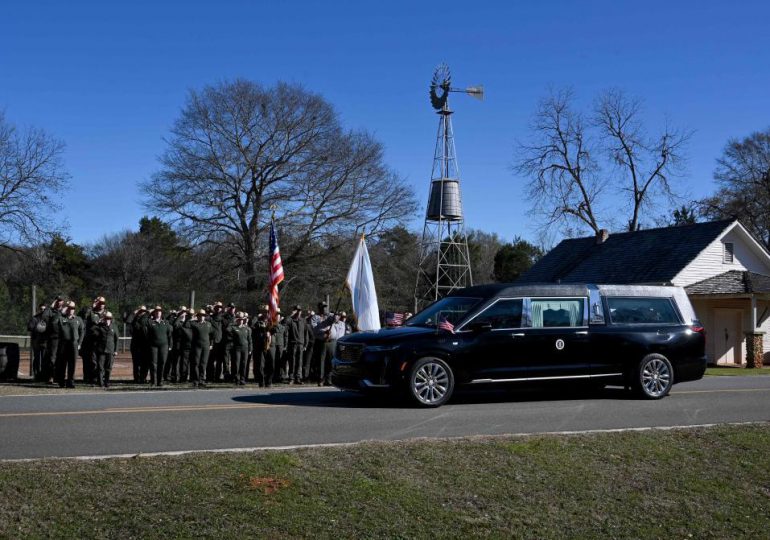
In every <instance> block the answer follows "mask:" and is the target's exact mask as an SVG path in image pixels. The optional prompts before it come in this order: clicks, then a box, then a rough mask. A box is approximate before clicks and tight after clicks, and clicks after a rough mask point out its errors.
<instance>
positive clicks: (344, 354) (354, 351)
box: [336, 343, 364, 362]
mask: <svg viewBox="0 0 770 540" xmlns="http://www.w3.org/2000/svg"><path fill="white" fill-rule="evenodd" d="M363 351H364V347H363V345H351V344H348V343H338V344H337V354H336V356H337V358H338V359H340V360H342V361H343V362H358V361H359V360H360V359H361V353H362V352H363Z"/></svg>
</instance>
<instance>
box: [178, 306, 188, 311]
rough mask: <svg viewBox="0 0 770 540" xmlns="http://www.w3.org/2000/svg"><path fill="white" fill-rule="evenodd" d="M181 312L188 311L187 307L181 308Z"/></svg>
mask: <svg viewBox="0 0 770 540" xmlns="http://www.w3.org/2000/svg"><path fill="white" fill-rule="evenodd" d="M179 311H187V306H182V307H180V308H179Z"/></svg>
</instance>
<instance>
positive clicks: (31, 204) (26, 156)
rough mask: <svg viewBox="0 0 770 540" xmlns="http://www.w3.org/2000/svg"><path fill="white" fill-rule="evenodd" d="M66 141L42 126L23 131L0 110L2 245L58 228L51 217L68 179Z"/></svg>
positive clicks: (12, 246)
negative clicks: (65, 158)
mask: <svg viewBox="0 0 770 540" xmlns="http://www.w3.org/2000/svg"><path fill="white" fill-rule="evenodd" d="M63 151H64V143H62V142H61V141H57V140H56V139H53V138H52V137H50V136H49V135H47V134H46V133H45V132H44V131H42V130H40V129H35V128H31V129H28V130H26V131H20V130H19V129H18V128H17V127H16V126H15V125H13V124H12V123H10V122H8V121H7V120H6V118H5V113H4V112H3V111H0V247H3V248H9V249H15V248H17V247H18V246H19V245H21V244H24V243H27V244H30V243H33V242H35V241H39V240H43V239H46V238H49V237H50V236H51V234H52V233H55V232H57V231H58V230H59V227H58V226H57V224H56V222H55V221H54V220H52V219H51V216H55V215H56V210H57V209H58V208H59V205H58V204H57V201H56V198H55V195H56V193H57V192H58V191H59V190H60V188H61V186H62V183H63V182H64V180H65V179H66V178H67V174H66V173H65V172H64V169H63V165H62V153H63Z"/></svg>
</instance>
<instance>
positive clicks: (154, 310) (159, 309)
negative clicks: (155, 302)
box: [151, 306, 163, 313]
mask: <svg viewBox="0 0 770 540" xmlns="http://www.w3.org/2000/svg"><path fill="white" fill-rule="evenodd" d="M158 311H160V312H161V313H163V308H162V307H160V306H155V309H153V310H152V311H151V313H156V312H158Z"/></svg>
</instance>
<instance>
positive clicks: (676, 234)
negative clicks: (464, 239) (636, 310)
mask: <svg viewBox="0 0 770 540" xmlns="http://www.w3.org/2000/svg"><path fill="white" fill-rule="evenodd" d="M733 222H734V220H722V221H710V222H707V223H696V224H694V225H683V226H679V227H663V228H658V229H646V230H642V231H636V232H626V233H614V234H610V236H609V238H608V239H607V240H606V241H605V242H604V243H602V244H597V243H596V239H595V238H594V237H593V236H589V237H585V238H574V239H569V240H563V241H562V242H561V243H560V244H559V245H558V246H556V247H555V248H554V249H552V250H551V251H549V252H548V254H546V255H545V257H543V258H542V259H540V261H538V262H537V263H536V264H535V265H534V266H533V267H532V268H531V269H530V270H529V271H528V272H526V273H525V274H524V275H522V276H521V277H520V278H519V279H518V282H523V283H536V282H541V283H549V282H550V283H553V282H556V281H561V282H562V283H618V284H624V283H670V282H671V280H672V279H673V278H674V276H676V275H677V274H678V273H679V272H680V271H681V270H682V269H683V268H684V267H685V266H687V264H689V263H690V262H691V261H692V260H693V259H694V258H695V257H696V256H697V255H698V254H699V253H700V252H701V251H703V249H705V248H706V246H708V245H709V244H710V243H711V242H713V241H714V240H715V239H716V238H717V237H718V236H719V235H720V234H721V233H722V232H723V231H724V230H725V229H726V228H727V227H728V226H729V225H731V224H732V223H733Z"/></svg>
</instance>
